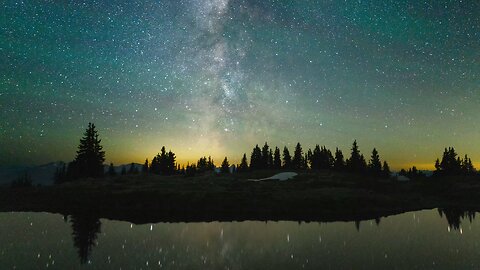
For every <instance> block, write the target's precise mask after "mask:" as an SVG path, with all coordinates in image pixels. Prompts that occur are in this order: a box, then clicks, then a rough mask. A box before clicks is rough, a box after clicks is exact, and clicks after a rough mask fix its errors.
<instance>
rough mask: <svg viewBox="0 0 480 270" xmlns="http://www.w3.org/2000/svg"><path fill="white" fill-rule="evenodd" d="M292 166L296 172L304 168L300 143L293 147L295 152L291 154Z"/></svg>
mask: <svg viewBox="0 0 480 270" xmlns="http://www.w3.org/2000/svg"><path fill="white" fill-rule="evenodd" d="M292 166H293V169H297V170H300V169H303V168H304V160H303V150H302V146H301V145H300V143H297V146H296V147H295V152H294V153H293V159H292Z"/></svg>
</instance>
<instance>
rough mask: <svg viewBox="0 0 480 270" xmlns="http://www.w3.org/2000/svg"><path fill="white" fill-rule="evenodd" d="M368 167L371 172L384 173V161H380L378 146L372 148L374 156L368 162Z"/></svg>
mask: <svg viewBox="0 0 480 270" xmlns="http://www.w3.org/2000/svg"><path fill="white" fill-rule="evenodd" d="M368 169H369V171H370V173H371V174H373V175H376V176H380V175H381V174H382V162H381V161H380V156H379V155H378V151H377V149H376V148H373V150H372V156H371V158H370V162H369V164H368Z"/></svg>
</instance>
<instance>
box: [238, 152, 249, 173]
mask: <svg viewBox="0 0 480 270" xmlns="http://www.w3.org/2000/svg"><path fill="white" fill-rule="evenodd" d="M237 170H238V172H246V171H248V162H247V154H245V153H244V154H243V157H242V161H241V162H240V165H239V166H238V168H237Z"/></svg>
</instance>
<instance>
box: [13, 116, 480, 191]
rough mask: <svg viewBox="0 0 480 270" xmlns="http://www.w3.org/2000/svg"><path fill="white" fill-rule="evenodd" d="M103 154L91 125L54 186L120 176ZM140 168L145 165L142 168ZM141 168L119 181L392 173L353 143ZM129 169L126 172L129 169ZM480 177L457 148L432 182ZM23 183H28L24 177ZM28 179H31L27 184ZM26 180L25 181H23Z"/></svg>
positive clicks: (162, 158)
mask: <svg viewBox="0 0 480 270" xmlns="http://www.w3.org/2000/svg"><path fill="white" fill-rule="evenodd" d="M104 162H105V151H103V147H102V145H101V140H100V138H99V135H98V132H97V130H96V127H95V125H94V124H93V123H89V124H88V127H87V129H86V131H85V133H84V134H83V137H82V138H81V139H80V143H79V146H78V150H77V153H76V156H75V159H74V160H73V161H72V162H70V163H68V165H63V166H60V167H58V168H57V170H56V172H55V175H54V180H55V183H57V184H58V183H63V182H65V181H71V180H75V179H79V178H96V177H102V176H104V175H105V174H106V175H108V176H116V175H117V172H116V171H115V167H114V166H113V164H112V163H110V166H108V168H107V169H106V170H105V167H104V164H103V163H104ZM139 166H141V165H139ZM139 166H137V164H134V163H131V164H130V166H129V167H128V166H126V165H124V166H122V168H121V172H120V174H121V175H135V174H140V173H141V174H154V175H165V176H168V175H175V174H181V175H185V176H194V175H197V174H203V173H206V172H212V171H216V172H218V173H221V174H228V173H237V172H238V173H241V172H247V171H255V170H265V169H271V170H313V171H317V170H333V171H338V172H349V173H354V174H361V175H369V176H374V177H389V176H390V174H391V172H390V167H389V165H388V163H387V162H386V161H383V162H382V161H381V159H380V155H379V153H378V151H377V149H376V148H373V150H372V152H371V155H370V157H369V159H368V161H367V159H366V158H365V156H364V155H363V154H362V153H361V152H360V150H359V147H358V144H357V141H356V140H354V142H353V144H352V147H351V149H350V155H349V157H348V158H346V157H345V155H344V154H343V152H342V150H340V149H338V148H336V149H335V151H334V152H332V151H331V150H330V149H327V148H326V147H325V146H320V145H318V144H317V145H315V147H314V148H313V150H312V149H308V150H307V151H306V152H304V150H303V148H302V145H301V144H300V143H297V144H296V145H295V149H294V151H293V155H292V154H291V153H290V150H289V149H288V147H287V146H285V147H284V148H283V151H280V148H278V147H275V148H272V147H270V146H269V145H268V143H267V142H265V144H264V145H263V146H262V147H261V148H260V147H259V145H258V144H257V145H256V146H255V147H254V148H253V150H252V152H251V155H250V162H248V159H247V154H246V153H244V154H243V157H242V159H241V162H240V164H238V165H231V164H230V162H229V161H228V159H227V157H225V159H224V160H223V162H222V163H221V166H220V167H219V169H218V170H217V169H216V166H215V164H214V161H213V159H212V158H211V157H210V156H209V157H208V158H207V157H201V158H200V159H199V160H198V161H197V162H196V164H187V165H186V166H180V165H179V164H178V163H176V155H175V153H173V152H172V151H171V150H169V151H168V152H167V151H166V149H165V146H163V147H162V148H161V150H160V153H158V154H157V155H156V156H154V157H153V158H152V161H151V162H149V161H148V159H146V160H145V163H144V164H143V166H141V169H139ZM127 167H128V168H127ZM399 174H400V175H404V176H407V177H409V178H411V179H421V178H426V175H425V174H424V173H423V172H422V171H419V170H417V168H416V167H415V166H414V167H412V168H410V169H408V170H404V169H402V170H401V171H400V173H399ZM476 174H477V172H476V170H475V168H474V166H473V164H472V161H471V159H470V158H469V157H468V156H467V155H465V157H464V158H463V159H462V158H460V157H459V156H458V154H457V153H456V152H455V149H454V148H453V147H449V148H445V151H444V153H443V156H442V159H441V160H440V159H437V160H436V161H435V171H434V173H433V176H435V177H444V176H458V175H466V176H469V175H476ZM24 178H25V177H24ZM25 179H27V178H25ZM25 179H24V180H25ZM28 183H29V181H28V179H27V180H25V181H20V180H18V181H16V182H15V183H12V185H17V186H21V185H28Z"/></svg>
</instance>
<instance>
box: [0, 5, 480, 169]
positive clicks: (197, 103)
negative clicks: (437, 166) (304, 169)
mask: <svg viewBox="0 0 480 270" xmlns="http://www.w3.org/2000/svg"><path fill="white" fill-rule="evenodd" d="M479 90H480V3H479V2H478V1H445V0H444V1H433V2H432V1H413V0H412V1H393V0H390V1H275V0H267V1H254V0H182V1H101V0H98V1H73V2H68V1H67V2H65V1H60V2H59V1H40V2H39V1H11V0H7V1H4V2H3V3H2V4H1V5H0V117H1V119H2V121H1V122H0V149H1V151H0V162H1V163H3V164H5V163H7V164H32V163H33V164H38V163H42V162H48V161H52V160H69V159H71V158H72V157H73V154H74V153H75V147H76V144H77V143H78V138H79V137H80V136H81V134H82V132H83V130H84V128H85V126H86V125H87V123H88V122H90V121H93V122H95V124H96V125H97V126H98V127H99V132H100V135H101V137H102V138H103V144H104V147H105V150H106V151H107V160H108V161H113V162H115V163H122V162H131V161H136V162H141V161H142V160H143V159H144V158H145V157H151V156H153V155H154V154H155V153H156V152H158V150H159V149H160V147H161V146H162V145H166V146H167V148H171V149H172V150H173V151H174V152H176V154H177V156H178V157H179V161H180V162H186V161H193V160H196V159H197V158H198V157H200V156H203V155H212V156H213V157H214V158H215V159H216V160H220V159H221V158H223V156H225V155H226V156H229V158H231V159H232V160H233V161H237V160H238V159H239V158H240V157H241V154H242V153H243V152H247V153H248V152H249V151H250V149H251V147H252V146H253V145H255V144H257V143H258V144H262V143H263V142H265V141H268V142H269V143H270V145H278V146H283V145H287V146H292V145H293V144H295V143H296V142H297V141H300V142H302V144H303V145H304V146H305V147H312V146H313V145H314V144H317V143H318V144H321V145H326V146H327V147H330V148H334V147H336V146H338V147H340V148H341V149H343V150H344V151H348V148H349V147H350V144H351V142H352V141H353V140H354V139H357V140H358V141H359V143H360V147H361V150H363V151H364V152H365V153H366V154H367V155H368V153H367V152H368V151H370V149H371V148H373V147H374V146H375V147H377V149H379V151H380V154H381V155H382V158H385V159H387V160H389V161H390V163H391V164H392V165H393V167H394V168H398V167H402V166H405V165H406V164H412V163H415V164H417V165H419V166H420V167H428V166H430V167H431V165H432V164H433V162H432V161H433V160H434V158H435V157H436V156H437V155H440V153H441V152H442V149H443V147H445V146H450V145H452V146H455V147H456V148H457V149H458V151H459V152H460V153H468V154H469V155H470V156H471V157H472V158H473V159H474V160H480V144H479V143H478V134H479V132H480V124H479V122H478V121H476V116H477V115H478V113H479V112H480V111H479V106H478V104H480V95H479Z"/></svg>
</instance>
